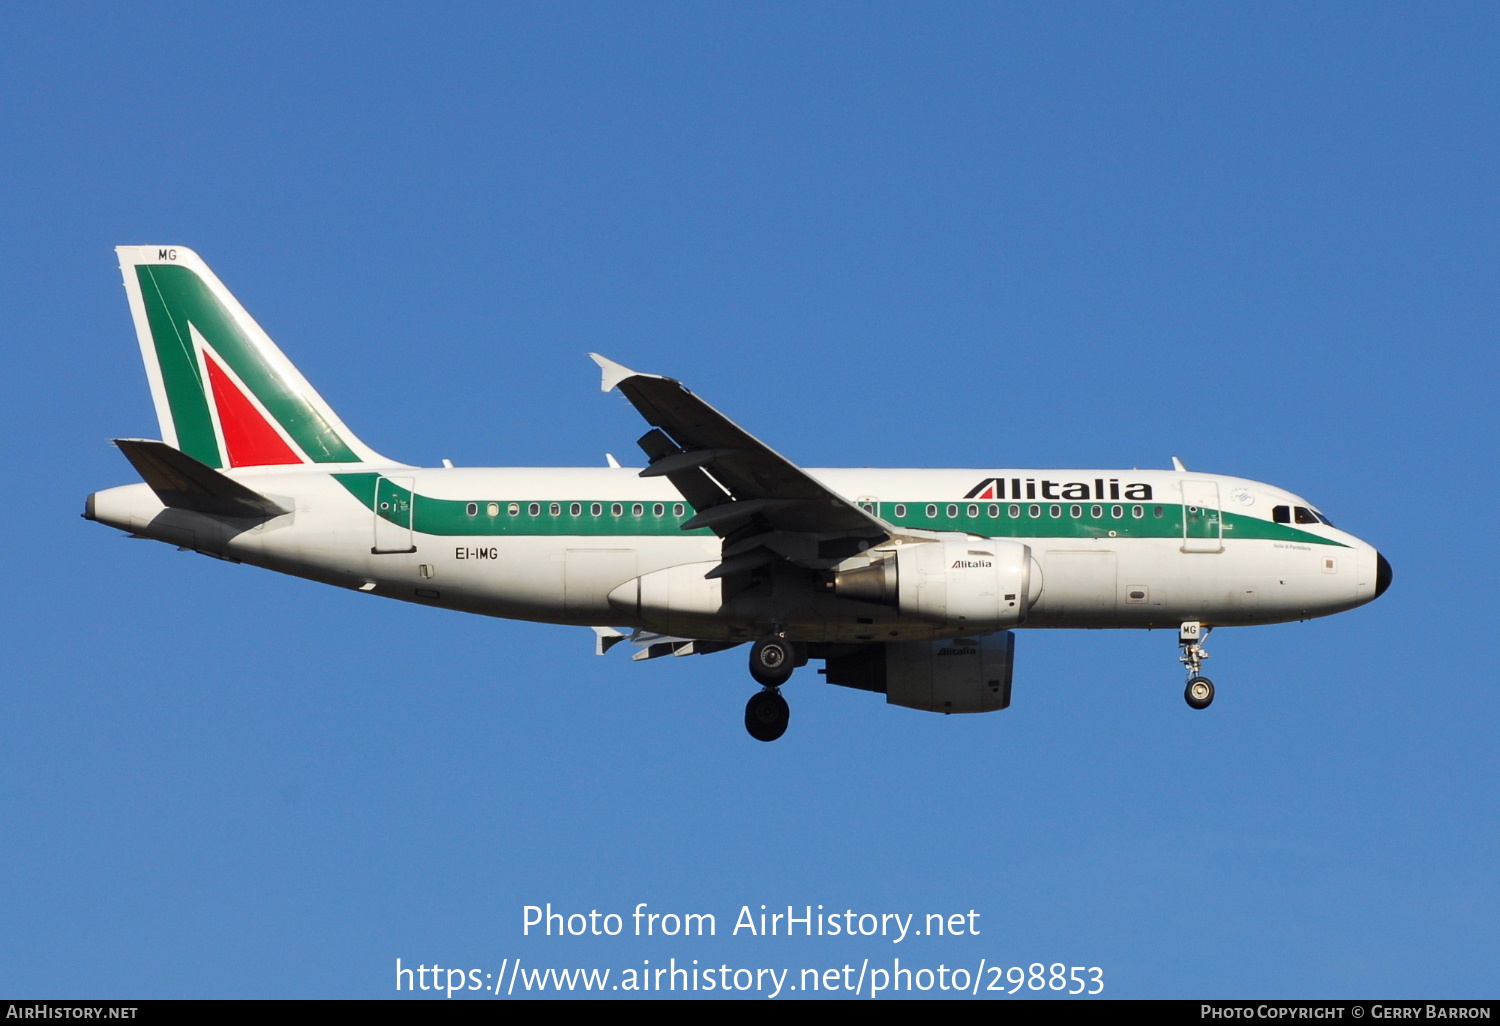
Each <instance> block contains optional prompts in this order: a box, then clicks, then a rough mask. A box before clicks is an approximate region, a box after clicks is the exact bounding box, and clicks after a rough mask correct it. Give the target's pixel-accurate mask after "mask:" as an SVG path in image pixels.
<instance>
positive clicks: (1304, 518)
mask: <svg viewBox="0 0 1500 1026" xmlns="http://www.w3.org/2000/svg"><path fill="white" fill-rule="evenodd" d="M1295 512H1296V515H1297V523H1299V524H1316V523H1317V522H1318V518H1317V517H1315V516H1313V515H1312V510H1310V509H1308V508H1307V507H1306V506H1297V507H1295Z"/></svg>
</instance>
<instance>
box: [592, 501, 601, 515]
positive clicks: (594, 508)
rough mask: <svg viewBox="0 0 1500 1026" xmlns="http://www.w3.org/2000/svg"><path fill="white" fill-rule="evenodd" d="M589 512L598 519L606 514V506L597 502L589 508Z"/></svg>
mask: <svg viewBox="0 0 1500 1026" xmlns="http://www.w3.org/2000/svg"><path fill="white" fill-rule="evenodd" d="M589 512H590V513H592V514H593V515H594V516H596V517H597V516H599V515H600V514H601V513H603V512H604V506H603V504H601V503H598V502H596V503H594V504H593V505H592V506H590V507H589Z"/></svg>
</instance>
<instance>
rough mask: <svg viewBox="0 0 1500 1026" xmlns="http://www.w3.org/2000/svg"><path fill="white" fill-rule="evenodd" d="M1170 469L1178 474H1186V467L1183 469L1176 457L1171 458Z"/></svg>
mask: <svg viewBox="0 0 1500 1026" xmlns="http://www.w3.org/2000/svg"><path fill="white" fill-rule="evenodd" d="M1172 469H1173V470H1175V471H1177V472H1178V473H1179V474H1186V473H1187V467H1184V466H1183V465H1182V461H1181V460H1180V459H1178V458H1177V457H1176V456H1173V457H1172Z"/></svg>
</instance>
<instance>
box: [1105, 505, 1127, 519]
mask: <svg viewBox="0 0 1500 1026" xmlns="http://www.w3.org/2000/svg"><path fill="white" fill-rule="evenodd" d="M1109 515H1110V516H1112V517H1114V518H1115V519H1116V520H1119V519H1120V518H1121V517H1123V516H1124V515H1125V510H1124V509H1123V508H1121V507H1119V506H1111V507H1109Z"/></svg>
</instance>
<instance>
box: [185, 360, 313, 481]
mask: <svg viewBox="0 0 1500 1026" xmlns="http://www.w3.org/2000/svg"><path fill="white" fill-rule="evenodd" d="M203 362H204V363H205V364H206V365H207V366H208V380H209V382H210V383H211V384H212V386H213V390H214V405H215V406H217V407H218V410H219V427H220V429H221V430H222V431H223V432H224V448H226V449H228V450H229V453H228V456H229V465H230V466H231V467H274V466H281V465H283V464H287V463H301V462H302V460H301V458H300V457H299V456H298V455H297V454H296V453H295V452H293V451H292V449H291V446H289V445H287V444H286V442H284V441H283V440H282V438H281V436H280V435H278V434H277V433H276V429H275V428H274V427H272V426H271V425H270V423H269V422H267V420H266V418H265V417H263V416H261V413H260V411H259V410H257V409H256V408H255V404H254V403H252V402H251V401H250V400H249V399H248V398H246V397H245V394H244V393H243V392H241V391H240V390H239V388H238V387H236V386H235V383H234V382H233V381H231V380H230V379H229V375H228V374H226V373H224V370H223V368H221V367H220V366H219V365H218V364H217V363H215V362H214V358H213V357H212V356H210V355H209V354H208V352H206V351H205V352H204V354H203Z"/></svg>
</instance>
